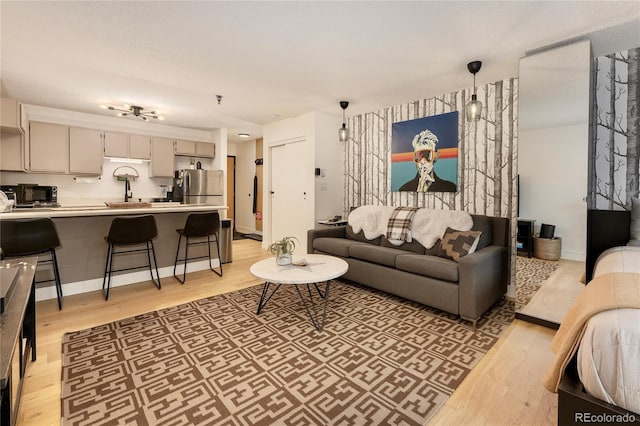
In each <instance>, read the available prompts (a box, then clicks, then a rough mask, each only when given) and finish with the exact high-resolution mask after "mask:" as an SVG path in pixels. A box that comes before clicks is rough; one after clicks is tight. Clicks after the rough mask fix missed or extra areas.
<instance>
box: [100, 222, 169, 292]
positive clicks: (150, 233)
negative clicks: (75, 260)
mask: <svg viewBox="0 0 640 426" xmlns="http://www.w3.org/2000/svg"><path fill="white" fill-rule="evenodd" d="M157 235H158V229H157V228H156V221H155V219H154V217H153V216H151V215H144V216H133V217H116V218H114V219H113V221H112V222H111V227H110V228H109V235H107V236H106V237H105V238H104V239H105V241H106V242H107V244H108V245H109V246H108V249H107V263H106V265H105V267H104V278H103V279H102V291H103V293H104V300H109V288H110V287H111V274H112V273H113V272H120V271H129V270H132V269H140V268H144V267H146V266H147V265H141V266H132V267H129V268H121V269H113V257H114V256H117V255H129V254H137V253H144V252H146V253H147V260H148V266H149V273H150V274H151V281H153V283H154V284H155V286H156V287H158V289H160V288H161V287H162V286H161V284H160V274H159V273H158V262H157V261H156V252H155V250H154V248H153V239H154V238H155V237H156V236H157ZM142 244H144V245H145V247H143V248H131V247H132V246H140V245H142ZM118 246H124V247H125V249H123V250H116V248H117V247H118ZM151 255H153V264H154V266H155V270H156V277H157V278H158V281H157V282H156V280H155V279H154V277H153V269H152V267H151ZM105 287H106V291H105Z"/></svg>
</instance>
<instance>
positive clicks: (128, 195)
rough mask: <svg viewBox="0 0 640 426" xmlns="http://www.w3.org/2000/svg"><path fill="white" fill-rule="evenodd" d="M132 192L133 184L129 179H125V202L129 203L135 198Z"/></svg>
mask: <svg viewBox="0 0 640 426" xmlns="http://www.w3.org/2000/svg"><path fill="white" fill-rule="evenodd" d="M130 191H131V182H129V178H125V180H124V202H125V203H128V202H129V199H130V198H133V194H132V193H130Z"/></svg>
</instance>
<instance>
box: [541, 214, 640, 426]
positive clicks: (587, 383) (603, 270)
mask: <svg viewBox="0 0 640 426" xmlns="http://www.w3.org/2000/svg"><path fill="white" fill-rule="evenodd" d="M637 204H640V203H634V207H636V205H637ZM635 213H637V211H634V214H635ZM587 223H588V230H587V262H586V271H585V275H586V277H587V281H586V282H587V283H588V284H587V286H589V285H590V284H592V285H593V286H594V287H595V286H596V285H597V284H602V281H607V282H611V280H616V279H618V278H624V279H625V280H627V282H635V283H636V284H637V283H638V282H640V247H632V246H626V244H627V243H628V242H629V241H630V240H631V239H632V238H631V232H630V229H631V224H632V221H631V212H630V211H601V210H592V211H589V212H588V215H587ZM636 236H637V235H636ZM637 287H638V286H636V288H637ZM586 290H587V289H585V292H586ZM637 303H638V302H637V300H635V301H634V302H630V303H629V304H628V305H625V306H626V307H625V308H623V309H610V310H605V311H604V312H599V313H597V314H595V315H593V316H591V317H589V319H588V321H586V324H585V325H584V326H583V327H582V329H581V330H580V332H581V334H580V336H579V340H578V341H577V342H576V345H579V346H577V351H576V350H575V349H574V351H575V353H571V354H570V358H567V359H568V362H567V363H566V365H564V364H563V366H562V368H561V370H560V374H561V376H559V384H557V392H558V424H559V425H572V424H581V423H588V422H593V421H594V419H595V420H597V423H598V424H622V423H624V424H637V425H640V346H638V345H639V342H640V309H639V308H640V306H639V305H638V304H637ZM563 323H564V321H563ZM554 343H556V342H554ZM576 345H574V348H575V346H576ZM548 378H549V377H547V378H546V379H545V386H546V387H547V389H550V390H551V387H552V386H550V384H549V383H548ZM556 383H557V382H556ZM587 417H589V419H587Z"/></svg>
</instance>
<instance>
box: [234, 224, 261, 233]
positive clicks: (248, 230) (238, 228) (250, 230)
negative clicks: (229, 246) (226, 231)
mask: <svg viewBox="0 0 640 426" xmlns="http://www.w3.org/2000/svg"><path fill="white" fill-rule="evenodd" d="M236 231H238V232H240V233H241V234H258V235H262V231H258V230H256V229H253V228H247V227H245V226H237V225H236Z"/></svg>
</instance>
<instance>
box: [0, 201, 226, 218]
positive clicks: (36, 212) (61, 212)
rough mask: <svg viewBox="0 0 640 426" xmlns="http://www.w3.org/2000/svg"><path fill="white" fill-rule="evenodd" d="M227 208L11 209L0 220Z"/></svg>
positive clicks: (156, 205)
mask: <svg viewBox="0 0 640 426" xmlns="http://www.w3.org/2000/svg"><path fill="white" fill-rule="evenodd" d="M227 208H228V207H227V206H210V205H201V204H179V203H151V207H141V208H138V207H135V208H124V209H122V208H111V207H107V206H106V205H102V206H99V205H68V206H65V205H63V206H61V207H52V208H24V209H13V211H12V212H10V213H0V220H10V219H35V218H40V217H49V218H57V217H82V216H121V215H141V214H156V213H182V212H207V211H212V210H226V209H227Z"/></svg>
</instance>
